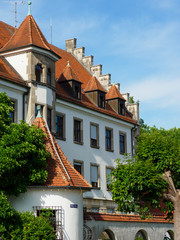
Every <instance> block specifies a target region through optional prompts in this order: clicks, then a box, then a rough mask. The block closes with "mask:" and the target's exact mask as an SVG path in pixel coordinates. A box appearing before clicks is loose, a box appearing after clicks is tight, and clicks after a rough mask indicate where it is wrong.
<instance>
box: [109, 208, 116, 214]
mask: <svg viewBox="0 0 180 240" xmlns="http://www.w3.org/2000/svg"><path fill="white" fill-rule="evenodd" d="M114 212H115V211H114V208H107V213H114Z"/></svg>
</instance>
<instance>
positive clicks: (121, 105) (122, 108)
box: [118, 99, 125, 115]
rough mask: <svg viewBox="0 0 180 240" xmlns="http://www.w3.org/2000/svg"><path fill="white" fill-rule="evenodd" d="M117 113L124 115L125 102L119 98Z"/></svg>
mask: <svg viewBox="0 0 180 240" xmlns="http://www.w3.org/2000/svg"><path fill="white" fill-rule="evenodd" d="M118 111H119V114H121V115H125V102H124V101H123V100H120V99H119V109H118Z"/></svg>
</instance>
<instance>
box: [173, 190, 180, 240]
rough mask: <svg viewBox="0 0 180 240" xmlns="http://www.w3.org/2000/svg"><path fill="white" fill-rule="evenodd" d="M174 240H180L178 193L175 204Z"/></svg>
mask: <svg viewBox="0 0 180 240" xmlns="http://www.w3.org/2000/svg"><path fill="white" fill-rule="evenodd" d="M174 240H180V193H179V192H177V194H176V198H175V202H174Z"/></svg>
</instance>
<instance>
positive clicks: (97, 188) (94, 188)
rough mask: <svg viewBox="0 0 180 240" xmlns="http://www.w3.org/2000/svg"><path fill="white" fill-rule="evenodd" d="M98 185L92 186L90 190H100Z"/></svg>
mask: <svg viewBox="0 0 180 240" xmlns="http://www.w3.org/2000/svg"><path fill="white" fill-rule="evenodd" d="M100 189H101V188H100V187H92V190H100Z"/></svg>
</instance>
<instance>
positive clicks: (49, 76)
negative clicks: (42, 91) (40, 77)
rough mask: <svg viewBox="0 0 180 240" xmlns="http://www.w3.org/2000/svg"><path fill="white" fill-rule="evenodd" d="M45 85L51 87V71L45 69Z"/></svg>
mask: <svg viewBox="0 0 180 240" xmlns="http://www.w3.org/2000/svg"><path fill="white" fill-rule="evenodd" d="M47 84H49V85H51V69H50V68H48V69H47Z"/></svg>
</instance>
